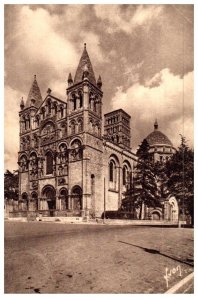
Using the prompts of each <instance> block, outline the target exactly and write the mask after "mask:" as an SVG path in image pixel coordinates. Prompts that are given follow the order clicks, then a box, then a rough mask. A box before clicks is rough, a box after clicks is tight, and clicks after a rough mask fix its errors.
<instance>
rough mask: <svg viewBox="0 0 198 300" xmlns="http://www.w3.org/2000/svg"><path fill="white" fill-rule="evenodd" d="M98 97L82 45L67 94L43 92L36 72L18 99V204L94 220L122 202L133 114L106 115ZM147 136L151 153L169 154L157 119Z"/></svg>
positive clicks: (132, 158)
mask: <svg viewBox="0 0 198 300" xmlns="http://www.w3.org/2000/svg"><path fill="white" fill-rule="evenodd" d="M102 98H103V92H102V79H101V77H100V76H99V77H98V79H97V80H96V77H95V74H94V70H93V67H92V64H91V61H90V58H89V55H88V52H87V49H86V44H84V49H83V53H82V56H81V58H80V61H79V64H78V67H77V69H76V73H75V76H74V77H72V75H71V73H70V74H69V76H68V87H67V89H66V97H65V99H59V98H57V97H56V96H55V95H53V93H52V91H51V90H50V89H48V90H47V95H46V96H45V98H42V96H41V92H40V89H39V85H38V83H37V78H36V75H35V76H34V80H33V83H32V86H31V88H30V91H29V94H28V97H27V100H26V101H25V102H24V101H23V99H22V100H21V103H20V112H19V119H20V151H19V153H18V164H19V210H21V211H42V214H43V216H89V217H93V218H95V217H101V215H102V214H103V212H104V211H116V210H118V209H119V208H120V206H121V201H122V199H123V195H124V192H125V191H126V190H127V188H128V187H129V185H130V184H131V181H132V180H133V168H134V165H135V162H136V160H137V158H136V155H135V154H134V153H133V152H132V151H131V128H130V119H131V117H130V115H128V114H127V112H125V111H124V110H123V109H121V108H120V109H118V110H115V111H112V112H109V113H106V114H105V115H104V118H103V113H102ZM147 140H148V142H149V144H150V151H151V153H152V154H153V157H154V159H160V160H163V159H165V158H166V157H167V156H170V155H171V154H172V153H173V152H174V147H173V145H172V143H171V142H170V140H169V139H168V138H167V137H166V136H165V135H164V134H163V133H161V132H160V131H159V130H158V124H157V122H155V124H154V132H153V133H151V134H150V135H149V136H148V137H147Z"/></svg>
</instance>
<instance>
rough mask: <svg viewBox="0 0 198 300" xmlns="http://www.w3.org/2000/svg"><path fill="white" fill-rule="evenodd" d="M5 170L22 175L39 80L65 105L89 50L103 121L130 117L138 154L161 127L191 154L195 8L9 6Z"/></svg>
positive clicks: (6, 37) (177, 144)
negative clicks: (22, 115)
mask: <svg viewBox="0 0 198 300" xmlns="http://www.w3.org/2000/svg"><path fill="white" fill-rule="evenodd" d="M4 8H5V9H4V23H5V26H4V71H5V74H4V76H5V77H4V94H5V100H4V127H5V133H4V135H5V141H4V149H5V155H4V157H5V163H4V168H5V169H9V170H11V171H12V170H16V169H17V168H18V165H17V152H18V150H19V117H18V112H19V110H20V100H21V97H23V98H24V100H26V99H27V96H28V92H29V90H30V87H31V84H32V82H33V78H34V74H36V75H37V82H38V84H39V87H40V89H41V94H42V97H43V98H45V96H46V91H47V89H48V88H50V89H51V90H52V94H53V95H55V96H57V97H59V98H60V99H62V100H66V94H65V90H66V88H67V78H68V74H69V72H71V73H72V76H73V78H74V75H75V71H76V68H77V66H78V62H79V60H80V56H81V54H82V51H83V47H84V43H86V44H87V51H88V53H89V56H90V59H91V62H92V66H93V69H94V72H95V76H96V79H97V78H98V76H99V75H101V77H102V82H103V86H102V89H103V93H104V96H103V113H107V112H109V111H111V110H114V109H119V108H122V109H124V110H125V111H126V112H127V113H128V114H129V115H131V139H132V143H131V144H132V151H134V152H135V151H136V149H137V147H138V145H140V143H141V142H142V140H143V139H144V138H145V137H146V136H147V135H148V134H149V133H150V132H152V131H153V124H154V121H155V119H157V120H158V124H159V130H161V131H162V132H163V133H165V134H166V135H167V136H168V138H169V139H170V140H171V141H172V143H173V144H174V146H175V147H178V146H179V144H180V140H181V139H180V134H183V135H184V136H185V137H186V140H187V141H188V144H189V146H190V147H193V136H194V133H193V97H194V95H193V94H194V86H193V85H194V61H193V58H194V53H193V51H194V40H193V36H194V32H193V30H194V20H193V5H168V4H166V5H157V4H155V5H143V4H139V5H133V4H130V5H126V4H125V5H115V4H114V5H104V4H103V5H99V4H98V5H90V4H87V5H80V4H78V5H53V4H48V5H22V4H20V5H19V4H18V5H5V7H4Z"/></svg>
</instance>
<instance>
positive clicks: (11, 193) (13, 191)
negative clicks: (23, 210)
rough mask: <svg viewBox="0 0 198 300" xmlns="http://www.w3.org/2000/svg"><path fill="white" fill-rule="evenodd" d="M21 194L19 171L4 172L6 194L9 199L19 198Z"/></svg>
mask: <svg viewBox="0 0 198 300" xmlns="http://www.w3.org/2000/svg"><path fill="white" fill-rule="evenodd" d="M18 194H19V175H18V171H17V170H16V171H13V173H12V172H10V171H9V170H6V172H5V173H4V196H5V198H7V199H14V200H18Z"/></svg>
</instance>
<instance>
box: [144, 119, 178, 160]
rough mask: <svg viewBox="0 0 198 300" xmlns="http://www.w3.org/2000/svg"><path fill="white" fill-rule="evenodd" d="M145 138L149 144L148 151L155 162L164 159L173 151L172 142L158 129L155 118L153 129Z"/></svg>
mask: <svg viewBox="0 0 198 300" xmlns="http://www.w3.org/2000/svg"><path fill="white" fill-rule="evenodd" d="M145 139H146V140H147V142H148V144H149V146H150V149H149V152H150V154H151V156H152V159H153V160H154V161H155V162H156V161H165V160H166V159H168V158H169V157H170V156H171V155H172V154H173V153H175V148H174V147H173V144H172V142H171V141H170V140H169V138H168V137H167V136H166V135H165V134H164V133H162V132H161V131H159V130H158V123H157V120H156V121H155V123H154V131H152V132H151V133H150V134H149V135H148V136H147V137H146V138H145Z"/></svg>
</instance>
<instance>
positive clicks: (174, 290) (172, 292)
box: [164, 272, 194, 294]
mask: <svg viewBox="0 0 198 300" xmlns="http://www.w3.org/2000/svg"><path fill="white" fill-rule="evenodd" d="M193 278H194V272H192V273H190V274H189V275H188V276H186V277H185V278H184V279H182V280H181V281H180V282H178V283H176V284H175V285H174V286H173V287H172V288H170V289H169V290H168V291H166V292H165V293H164V294H175V293H176V292H177V291H178V290H179V289H180V288H181V287H182V286H183V285H185V284H186V283H188V281H190V280H191V279H193Z"/></svg>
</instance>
